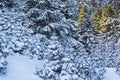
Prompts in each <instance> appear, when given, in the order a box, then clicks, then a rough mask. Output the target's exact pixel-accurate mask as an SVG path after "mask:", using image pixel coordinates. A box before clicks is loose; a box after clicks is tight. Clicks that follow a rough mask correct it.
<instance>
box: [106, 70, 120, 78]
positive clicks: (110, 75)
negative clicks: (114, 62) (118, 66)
mask: <svg viewBox="0 0 120 80" xmlns="http://www.w3.org/2000/svg"><path fill="white" fill-rule="evenodd" d="M106 71H107V72H106V73H105V79H104V80H120V76H119V75H118V74H117V73H116V71H115V68H107V69H106Z"/></svg>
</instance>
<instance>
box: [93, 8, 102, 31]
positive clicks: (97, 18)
mask: <svg viewBox="0 0 120 80" xmlns="http://www.w3.org/2000/svg"><path fill="white" fill-rule="evenodd" d="M100 19H101V15H100V9H99V7H97V8H96V10H95V12H94V15H93V24H94V26H95V30H99V26H100V24H99V22H100Z"/></svg>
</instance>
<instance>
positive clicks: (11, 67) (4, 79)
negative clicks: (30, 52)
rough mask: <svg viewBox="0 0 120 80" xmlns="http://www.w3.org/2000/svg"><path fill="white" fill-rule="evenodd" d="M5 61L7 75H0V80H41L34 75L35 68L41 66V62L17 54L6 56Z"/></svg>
mask: <svg viewBox="0 0 120 80" xmlns="http://www.w3.org/2000/svg"><path fill="white" fill-rule="evenodd" d="M7 61H8V63H9V64H8V66H7V74H6V75H0V80H42V79H40V78H39V77H38V76H37V75H35V71H36V67H37V66H42V65H43V62H42V61H40V60H37V59H29V58H28V57H25V56H22V55H19V54H15V55H14V56H8V58H7Z"/></svg>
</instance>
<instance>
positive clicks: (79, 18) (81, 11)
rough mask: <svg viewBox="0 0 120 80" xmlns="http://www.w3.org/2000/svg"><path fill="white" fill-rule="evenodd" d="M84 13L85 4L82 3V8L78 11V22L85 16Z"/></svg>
mask: <svg viewBox="0 0 120 80" xmlns="http://www.w3.org/2000/svg"><path fill="white" fill-rule="evenodd" d="M85 14H86V5H83V6H82V8H81V9H80V13H79V15H78V20H77V21H78V22H80V21H82V19H83V18H84V17H85Z"/></svg>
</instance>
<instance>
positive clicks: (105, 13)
mask: <svg viewBox="0 0 120 80" xmlns="http://www.w3.org/2000/svg"><path fill="white" fill-rule="evenodd" d="M114 16H115V15H114V11H113V9H112V5H110V4H109V5H107V6H105V7H104V8H103V9H102V17H101V20H100V32H103V33H104V32H109V31H110V26H109V25H106V21H107V19H108V18H109V17H114Z"/></svg>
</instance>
